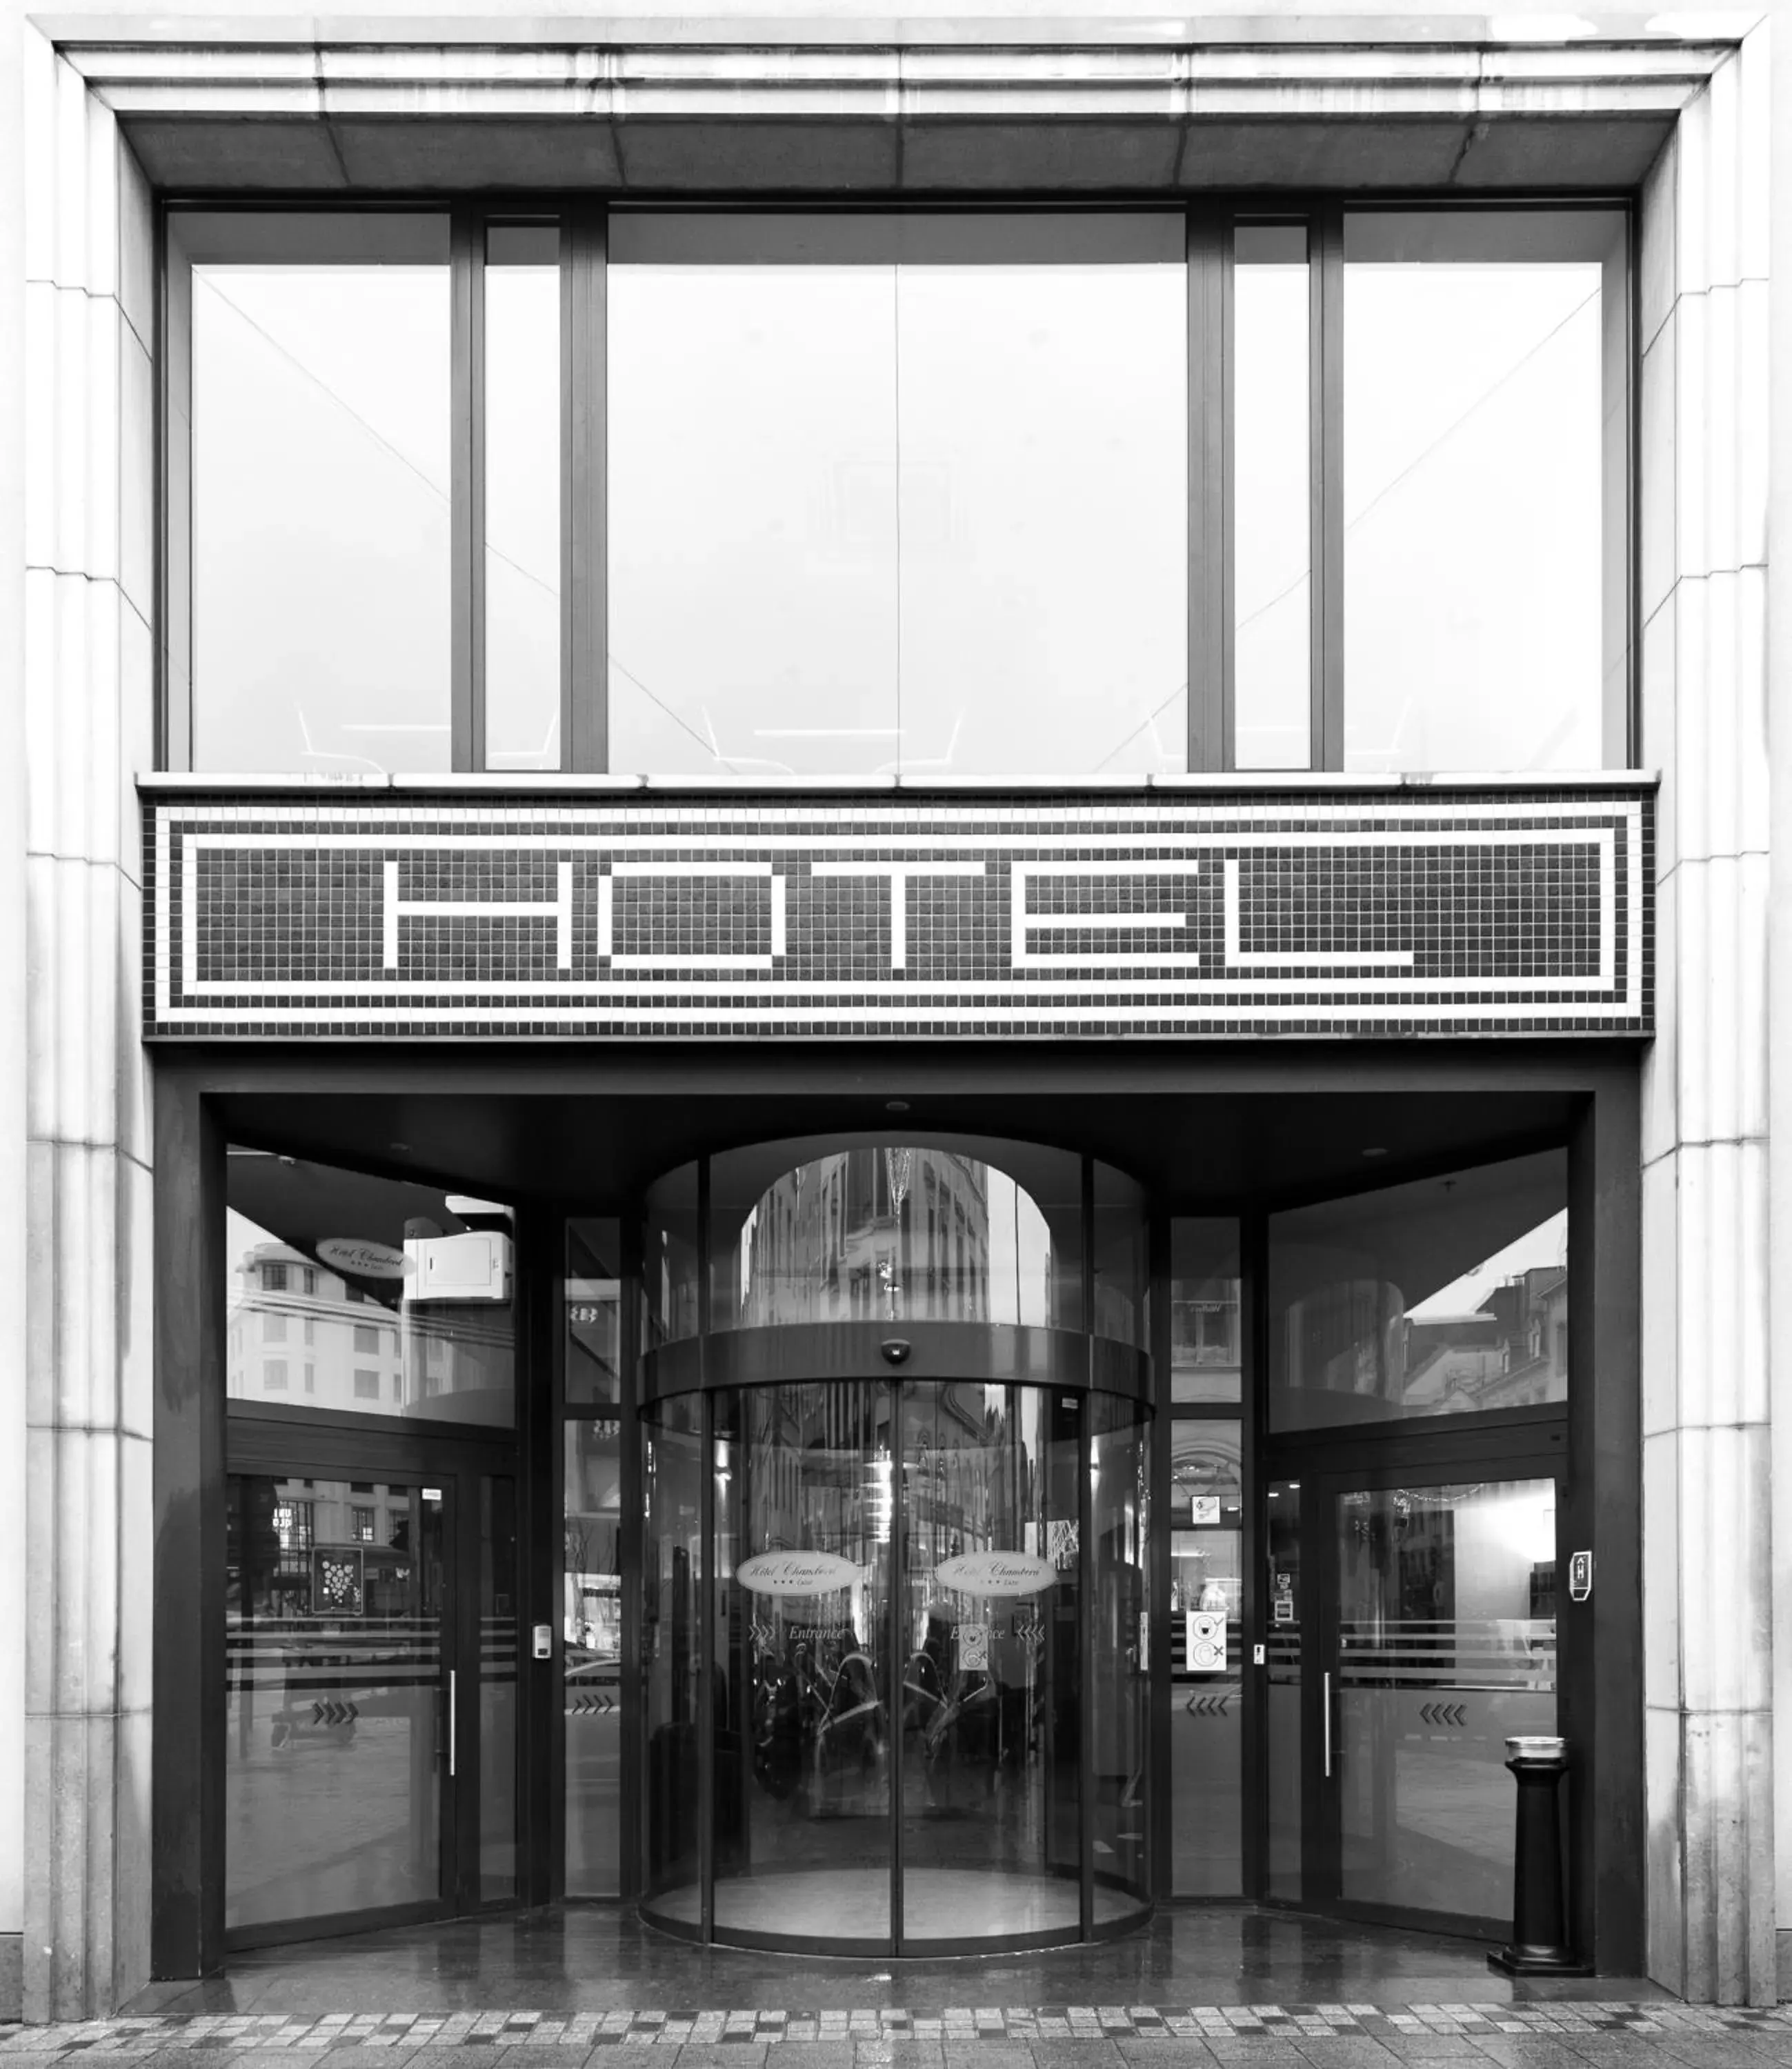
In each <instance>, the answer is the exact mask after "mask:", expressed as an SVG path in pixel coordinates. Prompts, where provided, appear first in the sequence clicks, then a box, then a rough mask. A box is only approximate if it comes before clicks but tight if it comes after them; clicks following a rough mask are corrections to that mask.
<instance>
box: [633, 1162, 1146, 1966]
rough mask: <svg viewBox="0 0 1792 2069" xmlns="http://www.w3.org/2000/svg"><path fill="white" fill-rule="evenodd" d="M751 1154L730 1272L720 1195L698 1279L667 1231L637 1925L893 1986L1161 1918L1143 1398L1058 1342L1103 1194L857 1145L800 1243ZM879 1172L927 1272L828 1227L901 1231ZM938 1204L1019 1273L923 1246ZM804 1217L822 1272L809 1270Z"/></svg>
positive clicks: (908, 1250) (646, 1469)
mask: <svg viewBox="0 0 1792 2069" xmlns="http://www.w3.org/2000/svg"><path fill="white" fill-rule="evenodd" d="M809 1146H810V1145H804V1147H805V1148H807V1147H809ZM983 1147H984V1145H978V1149H982V1148H983ZM753 1154H754V1157H755V1158H756V1160H757V1170H756V1172H755V1173H753V1176H754V1178H755V1181H756V1182H758V1183H760V1184H761V1185H762V1190H761V1193H760V1194H759V1195H758V1197H757V1199H755V1200H751V1201H749V1202H748V1203H747V1205H746V1206H745V1208H743V1207H742V1206H741V1199H740V1198H736V1199H735V1200H734V1201H733V1203H732V1204H731V1205H729V1206H728V1207H727V1209H726V1210H725V1214H724V1216H723V1218H722V1220H723V1235H724V1244H725V1255H724V1257H723V1261H722V1263H721V1265H720V1268H719V1269H718V1268H717V1267H714V1266H712V1262H711V1257H710V1255H708V1253H709V1252H710V1251H711V1249H712V1242H711V1239H710V1234H709V1231H710V1230H711V1228H712V1226H713V1224H714V1215H713V1213H712V1206H711V1202H712V1197H713V1195H712V1183H711V1181H710V1178H709V1176H708V1169H707V1167H706V1166H705V1167H699V1170H698V1172H697V1173H696V1183H695V1184H693V1185H688V1186H687V1187H686V1189H685V1190H684V1198H685V1199H686V1201H687V1202H688V1203H689V1205H690V1206H692V1208H694V1209H696V1212H695V1213H694V1214H692V1215H691V1216H690V1217H689V1218H688V1220H687V1222H686V1228H687V1230H688V1233H689V1234H690V1235H692V1236H693V1237H694V1238H695V1240H694V1241H693V1242H691V1243H689V1245H688V1248H689V1250H690V1251H694V1252H696V1255H689V1256H687V1257H686V1258H684V1259H680V1257H679V1256H678V1255H677V1245H676V1240H665V1239H664V1238H665V1236H666V1233H667V1223H668V1222H671V1219H672V1218H671V1217H670V1216H667V1217H666V1218H664V1219H663V1220H662V1222H661V1223H660V1226H659V1228H657V1229H656V1228H655V1226H654V1225H653V1222H652V1220H651V1202H650V1226H649V1229H648V1231H647V1238H648V1240H647V1244H646V1246H645V1262H646V1263H647V1267H648V1271H649V1273H650V1274H651V1272H652V1271H653V1269H654V1267H655V1266H656V1265H657V1266H658V1267H659V1275H660V1286H659V1292H660V1294H661V1296H663V1298H662V1302H661V1306H660V1310H659V1313H660V1317H661V1320H662V1323H663V1324H664V1325H665V1326H664V1327H663V1330H662V1332H660V1333H659V1336H658V1341H657V1342H656V1343H655V1347H654V1348H653V1349H651V1350H650V1351H649V1352H648V1353H647V1355H646V1356H645V1357H643V1360H642V1362H641V1367H640V1377H641V1389H640V1398H641V1399H642V1401H643V1410H642V1420H641V1430H642V1444H643V1459H642V1467H643V1471H642V1484H643V1490H644V1495H645V1510H646V1515H645V1524H646V1529H645V1539H644V1543H645V1563H644V1570H643V1586H642V1588H641V1589H640V1590H639V1609H640V1614H641V1618H642V1625H641V1645H640V1658H641V1661H642V1666H643V1694H644V1704H643V1735H642V1739H643V1754H644V1772H643V1777H642V1781H643V1798H642V1803H643V1859H642V1863H641V1865H642V1875H641V1889H642V1899H641V1908H642V1911H643V1916H646V1917H647V1918H648V1919H650V1920H652V1921H653V1922H655V1924H659V1925H660V1926H662V1927H663V1928H666V1929H667V1930H670V1931H672V1932H680V1933H682V1934H684V1935H686V1936H690V1937H692V1938H696V1939H700V1940H720V1941H725V1942H729V1943H732V1944H738V1945H749V1946H766V1947H774V1948H808V1949H814V1950H817V1951H839V1952H851V1953H898V1954H901V1953H940V1952H950V1951H959V1950H961V1949H962V1948H963V1947H964V1946H965V1943H966V1942H967V1941H974V1942H975V1943H976V1944H977V1945H978V1947H979V1948H980V1949H982V1950H985V1951H999V1950H1002V1949H1009V1948H1015V1949H1019V1948H1029V1947H1037V1946H1046V1945H1055V1944H1059V1943H1065V1942H1074V1941H1076V1940H1088V1939H1092V1938H1096V1937H1100V1936H1103V1935H1104V1934H1108V1933H1112V1932H1120V1931H1123V1930H1125V1929H1127V1928H1129V1927H1130V1926H1132V1925H1133V1924H1136V1923H1137V1921H1138V1920H1140V1919H1141V1918H1142V1917H1143V1916H1145V1915H1147V1913H1148V1912H1149V1859H1148V1855H1149V1823H1148V1816H1147V1810H1148V1805H1147V1790H1146V1765H1147V1748H1148V1743H1149V1728H1148V1727H1149V1700H1148V1696H1149V1618H1148V1614H1147V1612H1148V1610H1149V1600H1148V1594H1147V1589H1148V1586H1149V1558H1148V1556H1147V1544H1148V1532H1149V1459H1148V1453H1149V1407H1148V1406H1147V1398H1148V1394H1149V1364H1148V1361H1147V1360H1146V1358H1145V1354H1144V1353H1143V1351H1142V1349H1139V1348H1138V1347H1137V1345H1136V1344H1134V1343H1132V1342H1129V1341H1116V1340H1114V1339H1112V1338H1104V1336H1100V1335H1099V1334H1096V1333H1094V1332H1088V1331H1085V1330H1084V1329H1082V1328H1078V1327H1074V1326H1065V1325H1064V1324H1066V1323H1067V1321H1068V1322H1076V1321H1080V1320H1081V1319H1082V1317H1083V1316H1084V1315H1085V1314H1088V1313H1089V1312H1091V1311H1092V1309H1096V1308H1098V1307H1099V1304H1098V1303H1096V1302H1093V1301H1091V1300H1089V1299H1088V1290H1089V1284H1090V1279H1091V1276H1092V1275H1091V1271H1090V1268H1089V1267H1090V1262H1091V1260H1090V1258H1089V1255H1088V1246H1087V1243H1086V1242H1085V1241H1084V1238H1085V1237H1086V1236H1087V1234H1088V1231H1089V1230H1090V1228H1091V1227H1092V1222H1093V1217H1092V1215H1091V1214H1089V1213H1088V1205H1089V1201H1090V1196H1091V1194H1092V1190H1094V1189H1093V1187H1092V1185H1091V1182H1090V1174H1089V1171H1088V1166H1087V1165H1084V1169H1083V1172H1082V1173H1081V1175H1080V1182H1076V1183H1074V1184H1072V1185H1070V1186H1063V1185H1059V1187H1058V1192H1059V1206H1057V1207H1056V1208H1055V1209H1054V1210H1053V1211H1052V1213H1051V1214H1050V1215H1049V1216H1048V1215H1047V1214H1045V1213H1043V1212H1039V1211H1036V1210H1034V1208H1033V1206H1032V1202H1031V1200H1030V1199H1027V1198H1026V1196H1025V1195H1024V1194H1021V1192H1020V1190H1019V1189H1018V1187H1014V1186H1011V1187H1010V1191H1009V1192H1008V1193H1007V1194H1003V1192H1002V1187H1001V1185H1000V1183H999V1182H998V1181H996V1180H995V1179H994V1178H992V1177H991V1176H990V1171H989V1167H987V1166H986V1165H982V1163H981V1161H974V1160H970V1159H969V1158H967V1157H966V1156H965V1153H963V1151H962V1149H949V1148H946V1147H945V1146H943V1145H934V1146H933V1147H932V1148H931V1149H929V1151H927V1152H926V1153H915V1152H910V1151H904V1152H902V1153H901V1157H900V1161H899V1160H898V1159H896V1158H892V1157H888V1154H887V1153H881V1154H880V1146H879V1145H871V1146H870V1148H869V1149H868V1152H867V1153H866V1154H865V1156H864V1157H863V1159H862V1160H861V1162H860V1164H859V1165H858V1166H856V1167H855V1165H854V1163H853V1161H852V1157H851V1152H850V1151H848V1152H844V1153H837V1152H831V1153H830V1155H831V1157H834V1159H835V1161H831V1162H829V1161H825V1160H823V1159H822V1158H816V1159H814V1161H812V1162H811V1164H810V1166H809V1167H808V1179H809V1182H810V1187H811V1189H812V1190H810V1191H809V1193H808V1195H807V1201H808V1204H807V1206H806V1207H804V1208H802V1209H801V1210H800V1211H799V1208H798V1203H799V1202H802V1199H803V1196H804V1190H805V1189H804V1185H803V1184H802V1182H801V1181H798V1182H797V1183H795V1184H790V1185H785V1184H783V1183H782V1181H779V1180H778V1178H777V1177H776V1175H775V1174H776V1172H777V1170H778V1168H779V1164H778V1153H777V1150H776V1147H775V1146H774V1148H773V1149H772V1150H771V1151H769V1153H765V1152H761V1153H753ZM1039 1154H1043V1155H1045V1156H1047V1157H1057V1156H1059V1153H1039ZM1063 1161H1065V1162H1067V1163H1070V1164H1072V1165H1075V1163H1076V1161H1077V1160H1073V1159H1065V1160H1063ZM867 1163H868V1164H869V1165H870V1166H871V1169H870V1172H869V1173H868V1176H869V1178H870V1179H871V1181H872V1183H870V1184H869V1185H867V1184H866V1183H865V1182H863V1181H865V1180H866V1178H867V1172H866V1170H865V1169H864V1165H866V1164H867ZM886 1166H887V1167H888V1169H886V1168H885V1167H886ZM1039 1168H1040V1167H1039V1165H1038V1164H1037V1163H1036V1162H1035V1165H1033V1167H1032V1169H1034V1170H1035V1171H1036V1170H1037V1169H1039ZM768 1169H769V1170H770V1171H771V1172H772V1173H773V1174H774V1176H773V1177H772V1179H771V1180H770V1181H769V1183H768V1182H766V1180H765V1174H766V1173H767V1170H768ZM889 1169H896V1170H900V1172H901V1173H902V1175H903V1177H904V1181H905V1190H907V1191H908V1197H909V1198H914V1197H915V1196H916V1193H917V1192H919V1191H920V1190H922V1187H923V1186H925V1197H926V1198H927V1199H928V1201H929V1203H930V1206H929V1215H930V1221H929V1226H928V1227H927V1229H926V1230H925V1234H923V1235H922V1236H921V1237H920V1239H918V1240H917V1239H914V1231H913V1229H912V1224H911V1223H910V1222H908V1220H907V1219H904V1222H902V1224H901V1225H900V1240H899V1241H895V1242H892V1243H890V1244H889V1246H888V1250H887V1251H886V1252H885V1255H884V1260H883V1263H882V1268H881V1269H880V1268H879V1264H880V1260H879V1259H878V1257H877V1255H876V1251H875V1250H874V1249H873V1248H872V1246H871V1245H869V1244H868V1243H865V1242H863V1240H861V1238H862V1237H863V1229H862V1228H861V1227H859V1226H858V1225H857V1224H856V1223H852V1222H851V1220H850V1216H849V1217H848V1218H847V1225H846V1226H843V1216H842V1214H840V1212H839V1211H838V1207H839V1206H840V1205H845V1206H847V1207H848V1208H850V1209H851V1211H852V1212H854V1213H857V1212H858V1211H859V1210H860V1209H863V1207H864V1206H865V1205H866V1203H867V1200H868V1201H869V1202H870V1204H871V1206H872V1209H873V1210H874V1212H875V1210H883V1211H884V1213H885V1214H886V1219H887V1222H888V1206H889V1201H890V1197H891V1195H890V1190H889V1187H888V1184H884V1185H883V1190H881V1191H880V1190H879V1181H882V1180H884V1179H887V1178H888V1170H889ZM917 1173H918V1176H917ZM676 1175H677V1174H675V1176H676ZM1052 1175H1053V1174H1051V1173H1049V1172H1048V1173H1047V1176H1048V1177H1051V1176H1052ZM1056 1175H1058V1176H1059V1177H1061V1175H1062V1174H1061V1173H1059V1174H1056ZM1111 1175H1112V1174H1110V1176H1111ZM829 1180H831V1181H833V1183H832V1185H831V1188H830V1185H828V1183H827V1182H826V1181H829ZM817 1181H823V1182H819V1183H818V1182H817ZM736 1190H737V1193H740V1194H741V1197H743V1198H744V1197H745V1190H750V1188H749V1189H741V1188H736ZM830 1190H831V1193H832V1198H830ZM1114 1190H1115V1189H1114V1188H1112V1187H1109V1188H1108V1193H1109V1195H1110V1197H1112V1193H1113V1191H1114ZM953 1191H955V1192H956V1194H957V1198H954V1199H953V1201H952V1204H953V1206H954V1209H955V1210H956V1208H957V1205H958V1202H959V1200H960V1199H961V1198H965V1197H968V1198H970V1199H971V1200H972V1201H973V1202H974V1206H975V1207H976V1209H977V1210H978V1212H979V1213H982V1212H984V1211H985V1210H986V1211H987V1218H988V1220H989V1222H991V1223H993V1224H994V1225H995V1226H997V1227H998V1230H1002V1228H1004V1227H1006V1229H1008V1230H1012V1232H1013V1233H1012V1237H1011V1239H1010V1242H1009V1243H1008V1245H1007V1247H1006V1251H1004V1249H1003V1247H1002V1243H1001V1242H1000V1240H999V1239H998V1242H997V1243H994V1244H991V1245H990V1246H989V1247H988V1250H987V1251H986V1253H984V1254H981V1255H980V1254H979V1251H978V1247H977V1245H976V1244H975V1243H969V1244H965V1243H960V1241H959V1240H958V1230H957V1226H953V1228H952V1231H951V1234H952V1240H951V1243H950V1245H949V1246H948V1245H946V1244H945V1243H944V1242H942V1240H941V1235H940V1228H941V1222H942V1221H943V1220H944V1219H945V1216H944V1214H943V1213H942V1211H941V1210H942V1208H943V1207H944V1206H945V1204H946V1203H947V1202H948V1198H949V1193H951V1192H953ZM1066 1195H1067V1196H1068V1198H1069V1199H1070V1200H1071V1201H1072V1202H1073V1204H1074V1211H1073V1212H1072V1213H1070V1214H1066V1213H1065V1212H1064V1211H1063V1198H1064V1197H1065V1196H1066ZM817 1202H822V1203H823V1204H822V1205H821V1207H820V1211H818V1212H817V1211H815V1207H816V1204H817ZM854 1202H856V1203H857V1205H856V1206H854V1205H853V1203H854ZM1028 1214H1031V1215H1032V1218H1031V1222H1029V1220H1028V1218H1027V1216H1028ZM804 1216H806V1225H807V1226H809V1227H810V1229H811V1230H815V1231H818V1233H819V1234H821V1235H822V1236H823V1237H824V1238H825V1239H826V1243H827V1244H828V1245H829V1246H831V1264H830V1263H827V1262H823V1261H818V1258H817V1256H816V1255H814V1254H813V1252H812V1251H810V1252H807V1253H806V1251H805V1248H804V1245H803V1243H802V1242H801V1241H800V1240H797V1239H795V1238H796V1237H797V1236H798V1234H799V1232H800V1228H801V1226H802V1221H803V1217H804ZM861 1218H863V1217H862V1216H861ZM1138 1222H1139V1226H1140V1231H1141V1233H1140V1239H1139V1241H1138V1243H1137V1248H1136V1256H1137V1262H1138V1264H1139V1265H1140V1266H1141V1267H1142V1259H1143V1254H1144V1253H1143V1242H1142V1213H1141V1214H1139V1215H1138ZM692 1224H694V1226H692ZM888 1226H892V1227H893V1226H896V1224H893V1223H890V1224H888ZM975 1226H976V1224H975V1223H974V1228H975ZM674 1234H675V1236H676V1230H675V1231H674ZM1067 1246H1068V1247H1069V1248H1070V1250H1071V1253H1072V1254H1071V1256H1070V1258H1069V1259H1067V1260H1066V1259H1065V1258H1064V1257H1063V1255H1062V1253H1063V1251H1064V1249H1065V1248H1066V1247H1067ZM717 1247H722V1246H717ZM1054 1252H1056V1253H1058V1255H1056V1256H1055V1257H1054V1255H1053V1253H1054ZM855 1255H856V1256H857V1258H858V1259H859V1263H858V1264H857V1265H856V1266H855V1267H853V1269H855V1270H858V1271H859V1273H860V1277H859V1280H858V1281H857V1283H856V1284H847V1283H845V1281H846V1279H847V1274H846V1272H845V1271H843V1270H842V1269H840V1268H839V1267H840V1260H841V1259H842V1258H846V1259H851V1258H853V1257H854V1256H855ZM942 1257H944V1258H947V1259H949V1262H950V1267H951V1268H950V1271H949V1274H947V1275H946V1277H947V1279H948V1280H949V1283H942V1280H941V1265H940V1260H941V1259H942ZM768 1259H769V1260H770V1263H771V1266H772V1267H773V1268H772V1269H770V1270H769V1271H768V1270H767V1269H766V1266H767V1261H768ZM929 1259H930V1260H932V1262H931V1263H929V1262H926V1261H925V1260H929ZM1022 1259H1024V1262H1020V1260H1022ZM681 1273H682V1274H684V1276H685V1279H686V1280H687V1283H688V1280H689V1279H693V1278H694V1279H696V1281H697V1283H698V1285H699V1287H700V1288H701V1291H702V1297H701V1298H700V1299H699V1300H685V1299H684V1298H683V1297H682V1296H681V1295H680V1290H679V1284H678V1281H679V1278H680V1274H681ZM929 1273H931V1274H932V1275H933V1276H932V1277H929V1276H928V1274H929ZM1004 1274H1010V1275H1011V1290H1010V1292H1009V1294H1008V1295H1007V1296H1006V1309H1007V1312H1006V1314H1004V1313H1003V1312H1002V1306H1003V1301H1004V1297H1005V1296H1004V1294H1003V1291H1002V1286H1001V1283H1000V1281H1001V1279H1002V1275H1004ZM867 1288H868V1289H869V1291H868V1292H867ZM1141 1291H1142V1288H1141ZM648 1292H649V1295H650V1306H651V1295H652V1292H653V1289H652V1288H651V1285H650V1287H649V1288H648ZM724 1302H726V1303H727V1304H729V1306H730V1307H732V1308H733V1315H732V1316H731V1318H730V1319H729V1321H728V1322H726V1323H725V1324H722V1326H720V1327H711V1326H709V1324H711V1322H712V1320H714V1319H716V1317H715V1314H714V1311H715V1309H716V1308H717V1307H719V1306H720V1305H721V1304H723V1303H724ZM923 1309H930V1310H931V1311H932V1312H916V1311H917V1310H923ZM967 1311H969V1312H967ZM1108 1312H1109V1313H1110V1314H1115V1315H1119V1316H1121V1317H1122V1319H1123V1320H1124V1319H1125V1316H1126V1315H1127V1313H1128V1312H1137V1311H1136V1310H1132V1311H1129V1310H1128V1309H1127V1308H1126V1305H1125V1303H1124V1302H1120V1303H1110V1304H1109V1307H1108ZM776 1316H786V1317H788V1319H787V1320H782V1321H781V1320H776V1319H774V1317H776ZM749 1317H750V1319H749ZM692 1322H696V1324H698V1326H696V1327H692V1326H691V1324H692ZM650 1323H651V1315H650ZM1139 1333H1141V1334H1142V1331H1141V1332H1139ZM650 1341H653V1338H652V1336H651V1335H650Z"/></svg>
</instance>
